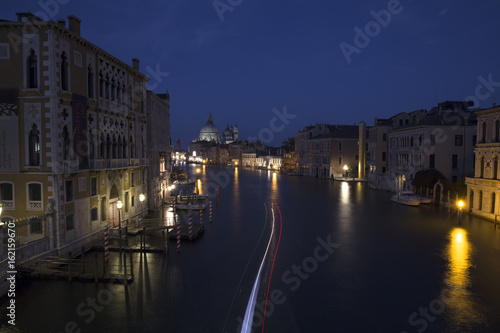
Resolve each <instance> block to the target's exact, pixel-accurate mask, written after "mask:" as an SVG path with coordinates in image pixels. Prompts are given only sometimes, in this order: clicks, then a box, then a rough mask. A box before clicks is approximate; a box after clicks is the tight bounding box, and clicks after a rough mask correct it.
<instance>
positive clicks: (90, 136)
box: [89, 130, 95, 160]
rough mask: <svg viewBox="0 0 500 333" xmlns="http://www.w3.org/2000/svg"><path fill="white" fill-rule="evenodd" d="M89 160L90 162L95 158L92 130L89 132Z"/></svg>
mask: <svg viewBox="0 0 500 333" xmlns="http://www.w3.org/2000/svg"><path fill="white" fill-rule="evenodd" d="M89 158H90V159H91V160H93V159H94V158H95V142H94V133H93V132H92V130H89Z"/></svg>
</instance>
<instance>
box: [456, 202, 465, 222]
mask: <svg viewBox="0 0 500 333" xmlns="http://www.w3.org/2000/svg"><path fill="white" fill-rule="evenodd" d="M457 206H458V223H459V224H460V223H462V208H463V207H464V202H463V201H462V200H459V201H458V202H457Z"/></svg>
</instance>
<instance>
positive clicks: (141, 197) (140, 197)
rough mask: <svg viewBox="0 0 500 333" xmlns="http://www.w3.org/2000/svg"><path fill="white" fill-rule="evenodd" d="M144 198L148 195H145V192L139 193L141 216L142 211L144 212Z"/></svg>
mask: <svg viewBox="0 0 500 333" xmlns="http://www.w3.org/2000/svg"><path fill="white" fill-rule="evenodd" d="M144 199H146V197H145V196H144V193H141V194H139V201H140V202H141V217H142V213H143V210H144V209H143V208H142V203H143V201H144Z"/></svg>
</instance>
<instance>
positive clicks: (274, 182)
mask: <svg viewBox="0 0 500 333" xmlns="http://www.w3.org/2000/svg"><path fill="white" fill-rule="evenodd" d="M271 200H272V201H278V175H277V174H276V172H273V173H272V177H271Z"/></svg>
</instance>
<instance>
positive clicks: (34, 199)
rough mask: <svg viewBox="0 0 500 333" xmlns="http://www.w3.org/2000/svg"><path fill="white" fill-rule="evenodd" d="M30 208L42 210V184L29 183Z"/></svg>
mask: <svg viewBox="0 0 500 333" xmlns="http://www.w3.org/2000/svg"><path fill="white" fill-rule="evenodd" d="M27 188H28V191H27V192H28V198H27V199H28V210H42V209H43V208H42V207H43V204H42V184H41V183H35V182H33V183H28V184H27Z"/></svg>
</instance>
